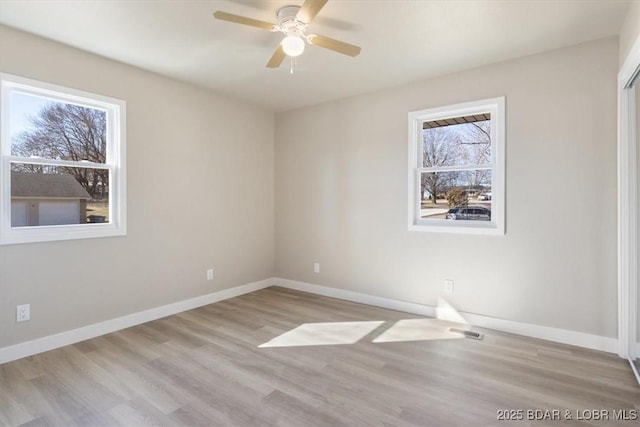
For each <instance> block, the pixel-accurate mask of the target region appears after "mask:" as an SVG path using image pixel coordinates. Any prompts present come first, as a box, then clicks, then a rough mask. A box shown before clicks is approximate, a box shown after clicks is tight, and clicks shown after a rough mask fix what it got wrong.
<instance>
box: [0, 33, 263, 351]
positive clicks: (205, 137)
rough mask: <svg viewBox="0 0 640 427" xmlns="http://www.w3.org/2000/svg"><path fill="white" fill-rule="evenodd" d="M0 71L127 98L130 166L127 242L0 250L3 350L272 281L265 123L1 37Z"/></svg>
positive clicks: (134, 76)
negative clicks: (27, 313)
mask: <svg viewBox="0 0 640 427" xmlns="http://www.w3.org/2000/svg"><path fill="white" fill-rule="evenodd" d="M0 69H1V70H2V71H3V72H7V73H12V74H17V75H20V76H24V77H29V78H34V79H39V80H43V81H47V82H51V83H55V84H59V85H64V86H69V87H73V88H76V89H80V90H86V91H90V92H94V93H98V94H103V95H106V96H111V97H115V98H120V99H123V100H125V101H126V102H127V163H128V167H127V172H128V235H127V236H126V237H117V238H103V239H90V240H75V241H65V242H54V243H32V244H24V245H12V246H2V247H0V346H8V345H12V344H16V343H19V342H24V341H27V340H31V339H34V338H38V337H43V336H46V335H50V334H54V333H57V332H62V331H66V330H69V329H73V328H77V327H81V326H85V325H88V324H92V323H95V322H99V321H103V320H107V319H111V318H115V317H119V316H123V315H126V314H131V313H135V312H138V311H141V310H145V309H149V308H153V307H157V306H161V305H164V304H168V303H172V302H176V301H180V300H183V299H187V298H191V297H195V296H199V295H204V294H207V293H210V292H213V291H217V290H221V289H225V288H229V287H232V286H237V285H241V284H245V283H249V282H252V281H257V280H261V279H265V278H268V277H272V276H273V274H274V254H273V247H274V199H273V170H274V164H273V154H274V151H273V150H274V140H273V137H274V118H273V114H272V113H270V112H267V111H264V110H262V109H259V108H256V107H253V106H250V105H247V104H243V103H240V102H238V101H235V100H232V99H229V98H225V97H223V96H219V95H216V94H215V93H212V92H208V91H206V90H203V89H202V88H197V87H193V86H189V85H186V84H182V83H179V82H176V81H174V80H170V79H167V78H164V77H160V76H158V75H155V74H151V73H148V72H145V71H142V70H140V69H136V68H132V67H130V66H126V65H123V64H120V63H116V62H113V61H110V60H107V59H104V58H100V57H97V56H94V55H91V54H88V53H86V52H82V51H79V50H76V49H73V48H70V47H66V46H63V45H60V44H56V43H53V42H51V41H48V40H45V39H42V38H38V37H35V36H31V35H27V34H25V33H22V32H18V31H15V30H12V29H9V28H6V27H0ZM210 266H213V267H215V278H214V280H213V281H206V280H205V279H206V275H205V270H206V269H207V268H208V267H210ZM27 303H29V304H31V321H30V322H25V323H20V324H17V323H15V307H16V305H17V304H27Z"/></svg>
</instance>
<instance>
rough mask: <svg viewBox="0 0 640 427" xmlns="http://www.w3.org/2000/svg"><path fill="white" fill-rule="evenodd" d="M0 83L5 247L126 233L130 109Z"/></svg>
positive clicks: (0, 238)
mask: <svg viewBox="0 0 640 427" xmlns="http://www.w3.org/2000/svg"><path fill="white" fill-rule="evenodd" d="M0 80H1V84H2V91H1V96H0V97H1V99H0V107H1V110H2V116H1V117H0V124H1V128H2V131H1V132H2V135H1V143H0V157H1V159H0V160H1V161H0V181H1V182H0V213H1V214H2V216H1V219H0V222H1V224H0V244H3V245H4V244H14V243H29V242H43V241H51V240H68V239H81V238H91V237H107V236H120V235H124V234H126V206H125V201H126V194H125V161H124V160H125V159H124V153H125V145H124V144H125V102H124V101H120V100H117V99H112V98H107V97H104V96H100V95H94V94H91V93H87V92H81V91H78V90H74V89H69V88H65V87H61V86H55V85H51V84H48V83H43V82H38V81H34V80H29V79H25V78H21V77H16V76H12V75H8V74H0Z"/></svg>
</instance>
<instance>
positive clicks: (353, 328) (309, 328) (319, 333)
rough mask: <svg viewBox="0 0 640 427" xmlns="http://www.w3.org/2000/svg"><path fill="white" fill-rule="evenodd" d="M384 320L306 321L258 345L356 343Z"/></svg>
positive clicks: (283, 345) (290, 345) (284, 345)
mask: <svg viewBox="0 0 640 427" xmlns="http://www.w3.org/2000/svg"><path fill="white" fill-rule="evenodd" d="M383 323H384V321H375V320H371V321H365V322H329V323H304V324H302V325H300V326H298V327H297V328H295V329H292V330H290V331H289V332H285V333H284V334H282V335H279V336H277V337H275V338H273V339H272V340H270V341H268V342H266V343H264V344H261V345H259V346H258V347H261V348H264V347H297V346H308V345H336V344H354V343H356V342H358V341H359V340H360V339H362V338H363V337H365V336H366V335H367V334H369V333H371V331H373V330H374V329H376V328H377V327H378V326H380V325H382V324H383Z"/></svg>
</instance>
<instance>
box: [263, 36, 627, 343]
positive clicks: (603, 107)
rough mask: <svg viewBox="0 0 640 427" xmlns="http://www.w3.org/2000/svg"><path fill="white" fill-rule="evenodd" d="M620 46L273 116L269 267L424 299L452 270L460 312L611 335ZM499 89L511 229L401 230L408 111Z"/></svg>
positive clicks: (602, 45)
mask: <svg viewBox="0 0 640 427" xmlns="http://www.w3.org/2000/svg"><path fill="white" fill-rule="evenodd" d="M618 55H619V51H618V43H617V39H616V38H610V39H605V40H600V41H596V42H593V43H588V44H583V45H579V46H575V47H570V48H566V49H561V50H557V51H552V52H548V53H544V54H540V55H536V56H531V57H527V58H523V59H518V60H512V61H508V62H504V63H500V64H496V65H491V66H487V67H483V68H479V69H474V70H469V71H466V72H461V73H458V74H453V75H449V76H446V77H442V78H438V79H432V80H426V81H422V82H418V83H415V84H411V85H407V86H403V87H400V88H394V89H390V90H386V91H382V92H378V93H373V94H368V95H364V96H357V97H353V98H349V99H345V100H341V101H336V102H331V103H326V104H322V105H318V106H314V107H309V108H304V109H299V110H294V111H290V112H285V113H281V114H278V115H277V116H276V178H275V179H276V274H277V275H278V276H279V277H284V278H288V279H294V280H300V281H306V282H311V283H316V284H320V285H325V286H329V287H336V288H341V289H347V290H351V291H356V292H363V293H367V294H373V295H377V296H382V297H388V298H394V299H399V300H405V301H410V302H415V303H422V304H428V305H434V304H435V303H436V299H437V297H438V296H440V295H441V294H442V292H441V291H442V289H443V281H444V280H445V279H452V280H454V281H455V293H454V294H453V295H452V296H451V297H450V298H448V299H449V300H450V302H451V303H452V304H453V305H454V306H455V307H457V308H458V309H460V310H462V311H466V312H472V313H478V314H483V315H487V316H493V317H498V318H503V319H509V320H514V321H520V322H526V323H533V324H537V325H544V326H550V327H556V328H563V329H569V330H574V331H580V332H585V333H591V334H597V335H602V336H608V337H615V336H616V334H617V332H616V329H617V326H616V325H617V302H616V298H617V296H616V295H617V291H616V75H617V71H618ZM399 66H401V65H399ZM372 72H375V70H372ZM501 95H505V96H506V105H507V108H506V109H507V112H506V114H507V119H506V120H507V121H506V123H507V129H506V133H507V139H506V151H507V178H506V188H507V198H506V227H507V232H506V235H505V236H471V235H455V234H433V233H420V232H408V231H407V146H408V142H407V113H408V112H409V111H412V110H417V109H422V108H428V107H435V106H441V105H448V104H454V103H459V102H464V101H471V100H476V99H483V98H489V97H495V96H501ZM313 262H320V263H321V273H320V274H314V273H313V269H312V263H313Z"/></svg>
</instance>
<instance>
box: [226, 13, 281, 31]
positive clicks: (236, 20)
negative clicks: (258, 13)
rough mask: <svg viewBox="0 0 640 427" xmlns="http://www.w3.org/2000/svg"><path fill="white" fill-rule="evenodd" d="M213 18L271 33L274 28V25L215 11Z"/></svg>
mask: <svg viewBox="0 0 640 427" xmlns="http://www.w3.org/2000/svg"><path fill="white" fill-rule="evenodd" d="M213 16H214V18H216V19H221V20H223V21H229V22H234V23H236V24H244V25H249V26H251V27H258V28H262V29H263V30H269V31H273V30H274V29H275V28H276V25H275V24H271V23H269V22H266V21H259V20H257V19H251V18H246V17H244V16H240V15H234V14H232V13H227V12H221V11H219V10H218V11H216V12H214V14H213Z"/></svg>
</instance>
